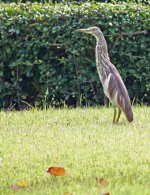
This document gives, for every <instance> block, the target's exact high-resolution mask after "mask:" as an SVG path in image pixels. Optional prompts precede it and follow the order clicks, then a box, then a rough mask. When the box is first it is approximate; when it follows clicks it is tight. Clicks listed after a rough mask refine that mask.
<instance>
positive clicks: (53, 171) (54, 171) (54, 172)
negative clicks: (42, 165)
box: [47, 167, 65, 176]
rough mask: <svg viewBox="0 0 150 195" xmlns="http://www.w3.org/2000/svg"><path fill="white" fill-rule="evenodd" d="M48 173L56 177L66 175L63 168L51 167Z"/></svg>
mask: <svg viewBox="0 0 150 195" xmlns="http://www.w3.org/2000/svg"><path fill="white" fill-rule="evenodd" d="M47 172H48V173H50V174H51V175H54V176H63V175H65V169H64V168H62V167H50V168H48V169H47Z"/></svg>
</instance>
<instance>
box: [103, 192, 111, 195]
mask: <svg viewBox="0 0 150 195" xmlns="http://www.w3.org/2000/svg"><path fill="white" fill-rule="evenodd" d="M102 195H110V194H109V193H108V192H106V193H103V194H102Z"/></svg>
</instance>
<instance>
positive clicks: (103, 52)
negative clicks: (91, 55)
mask: <svg viewBox="0 0 150 195" xmlns="http://www.w3.org/2000/svg"><path fill="white" fill-rule="evenodd" d="M96 66H97V69H98V73H99V77H100V80H101V81H102V80H104V79H105V78H106V77H107V76H108V75H109V74H110V69H109V66H110V59H109V54H108V49H107V43H106V40H105V38H104V36H100V37H98V36H96Z"/></svg>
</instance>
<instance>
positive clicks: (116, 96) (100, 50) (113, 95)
mask: <svg viewBox="0 0 150 195" xmlns="http://www.w3.org/2000/svg"><path fill="white" fill-rule="evenodd" d="M76 31H79V32H85V33H88V34H91V35H93V36H95V38H96V67H97V71H98V74H99V78H100V80H101V83H102V86H103V89H104V93H105V95H106V96H107V97H108V98H109V100H110V102H111V103H112V104H113V105H114V106H117V107H118V116H117V114H116V108H115V107H114V118H113V122H114V123H117V122H118V121H119V118H120V114H121V111H123V112H124V114H125V116H126V118H127V120H128V121H129V122H132V121H133V112H132V108H131V102H130V98H129V95H128V91H127V89H126V87H125V85H124V82H123V80H122V78H121V76H120V74H119V72H118V70H117V69H116V68H115V66H114V65H113V64H112V63H111V62H110V59H109V54H108V49H107V43H106V40H105V38H104V35H103V33H102V31H101V30H100V29H99V28H98V27H96V26H94V27H89V28H86V29H78V30H76Z"/></svg>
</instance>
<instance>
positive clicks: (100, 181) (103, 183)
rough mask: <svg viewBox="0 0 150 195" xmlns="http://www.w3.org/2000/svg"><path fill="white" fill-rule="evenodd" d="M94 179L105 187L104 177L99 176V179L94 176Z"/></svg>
mask: <svg viewBox="0 0 150 195" xmlns="http://www.w3.org/2000/svg"><path fill="white" fill-rule="evenodd" d="M96 181H97V183H98V184H100V185H101V187H102V188H106V186H107V183H106V180H105V179H104V178H101V179H98V178H96ZM106 195H107V194H106Z"/></svg>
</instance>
